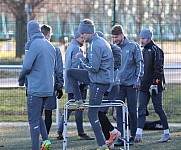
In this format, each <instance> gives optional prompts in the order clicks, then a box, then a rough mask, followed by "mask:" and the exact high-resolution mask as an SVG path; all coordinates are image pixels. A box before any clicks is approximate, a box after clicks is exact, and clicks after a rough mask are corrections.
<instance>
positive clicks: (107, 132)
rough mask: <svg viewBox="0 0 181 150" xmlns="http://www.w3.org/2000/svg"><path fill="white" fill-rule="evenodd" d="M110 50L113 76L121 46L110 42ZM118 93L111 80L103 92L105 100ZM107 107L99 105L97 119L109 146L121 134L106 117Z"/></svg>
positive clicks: (101, 35) (118, 64)
mask: <svg viewBox="0 0 181 150" xmlns="http://www.w3.org/2000/svg"><path fill="white" fill-rule="evenodd" d="M96 33H97V34H98V35H99V36H100V37H102V38H104V34H103V33H102V32H101V31H96ZM110 46H111V50H112V53H113V58H114V78H115V77H116V74H117V72H118V69H119V67H120V66H121V48H120V47H119V46H117V45H116V44H112V43H110ZM118 93H119V85H118V84H117V83H116V82H113V83H112V84H111V85H110V88H109V89H108V90H107V92H106V93H105V94H104V99H105V100H115V98H117V95H118ZM108 109H109V107H101V108H100V109H99V113H98V116H99V120H100V124H101V127H102V131H103V134H104V136H105V139H106V145H107V146H108V147H109V148H113V147H114V143H113V142H114V141H115V140H116V139H117V138H119V136H120V135H121V134H120V132H119V131H118V130H117V129H116V128H115V127H114V126H113V125H112V124H111V122H110V121H109V119H108V117H107V115H106V114H107V112H108Z"/></svg>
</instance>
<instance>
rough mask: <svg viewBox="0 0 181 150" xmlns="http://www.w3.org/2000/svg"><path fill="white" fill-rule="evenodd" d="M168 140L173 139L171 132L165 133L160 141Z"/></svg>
mask: <svg viewBox="0 0 181 150" xmlns="http://www.w3.org/2000/svg"><path fill="white" fill-rule="evenodd" d="M168 140H171V138H170V134H163V136H162V138H161V139H160V140H159V142H167V141H168Z"/></svg>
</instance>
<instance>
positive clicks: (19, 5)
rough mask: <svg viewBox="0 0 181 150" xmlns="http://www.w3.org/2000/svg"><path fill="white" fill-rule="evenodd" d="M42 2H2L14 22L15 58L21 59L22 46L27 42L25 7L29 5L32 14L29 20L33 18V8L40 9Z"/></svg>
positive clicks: (17, 0)
mask: <svg viewBox="0 0 181 150" xmlns="http://www.w3.org/2000/svg"><path fill="white" fill-rule="evenodd" d="M43 1H44V0H29V1H28V0H3V2H4V4H6V5H7V7H8V8H9V9H10V11H11V12H12V13H13V16H14V18H15V20H16V32H15V33H16V57H17V58H21V57H22V55H23V54H24V45H25V42H26V40H27V36H26V25H27V12H26V6H27V5H28V4H30V5H31V10H32V13H31V14H30V19H33V18H34V17H35V13H34V11H35V8H39V7H41V6H40V4H42V2H43Z"/></svg>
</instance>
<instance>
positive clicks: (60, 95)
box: [56, 90, 63, 99]
mask: <svg viewBox="0 0 181 150" xmlns="http://www.w3.org/2000/svg"><path fill="white" fill-rule="evenodd" d="M56 95H57V98H58V99H60V98H61V97H62V96H63V91H62V90H57V94H56Z"/></svg>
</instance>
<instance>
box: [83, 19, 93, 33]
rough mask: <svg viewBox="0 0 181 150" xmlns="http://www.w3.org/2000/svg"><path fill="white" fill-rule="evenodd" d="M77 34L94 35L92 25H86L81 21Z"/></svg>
mask: <svg viewBox="0 0 181 150" xmlns="http://www.w3.org/2000/svg"><path fill="white" fill-rule="evenodd" d="M79 33H86V34H94V33H95V29H94V25H93V24H86V23H85V22H84V21H81V22H80V24H79Z"/></svg>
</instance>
